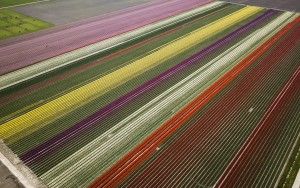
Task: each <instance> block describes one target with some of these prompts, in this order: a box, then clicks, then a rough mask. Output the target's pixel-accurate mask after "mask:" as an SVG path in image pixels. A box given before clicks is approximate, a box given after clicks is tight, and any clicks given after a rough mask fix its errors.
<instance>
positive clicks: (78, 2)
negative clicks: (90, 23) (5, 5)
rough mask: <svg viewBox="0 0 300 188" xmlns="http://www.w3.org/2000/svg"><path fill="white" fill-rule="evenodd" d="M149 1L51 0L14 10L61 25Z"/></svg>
mask: <svg viewBox="0 0 300 188" xmlns="http://www.w3.org/2000/svg"><path fill="white" fill-rule="evenodd" d="M149 1H151V0H126V1H124V0H84V1H82V0H52V1H48V2H42V3H37V4H31V5H25V6H22V7H16V8H14V10H16V11H18V12H21V13H23V14H26V15H30V16H32V17H36V18H39V19H41V20H44V21H47V22H50V23H53V24H55V25H62V24H67V23H70V22H74V21H77V20H81V19H84V18H89V17H92V16H97V15H101V14H105V13H108V12H113V11H116V10H120V9H124V8H127V7H130V6H135V5H139V4H142V3H145V2H149Z"/></svg>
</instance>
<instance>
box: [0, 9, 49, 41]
mask: <svg viewBox="0 0 300 188" xmlns="http://www.w3.org/2000/svg"><path fill="white" fill-rule="evenodd" d="M50 26H52V24H50V23H47V22H44V21H42V20H39V19H36V18H32V17H29V16H26V15H23V14H20V13H17V12H15V11H12V10H8V9H3V10H0V39H5V38H9V37H12V36H17V35H22V34H25V33H31V32H34V31H38V30H41V29H45V28H48V27H50Z"/></svg>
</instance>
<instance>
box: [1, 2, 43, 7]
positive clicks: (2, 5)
mask: <svg viewBox="0 0 300 188" xmlns="http://www.w3.org/2000/svg"><path fill="white" fill-rule="evenodd" d="M35 1H38V0H1V1H0V8H1V7H7V6H13V5H20V4H24V3H31V2H35Z"/></svg>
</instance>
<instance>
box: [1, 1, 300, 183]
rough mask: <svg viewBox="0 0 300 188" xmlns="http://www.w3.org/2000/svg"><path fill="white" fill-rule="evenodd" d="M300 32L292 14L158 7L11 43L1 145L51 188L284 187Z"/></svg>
mask: <svg viewBox="0 0 300 188" xmlns="http://www.w3.org/2000/svg"><path fill="white" fill-rule="evenodd" d="M154 9H155V10H158V11H153V10H154ZM137 15H139V16H137ZM140 15H144V16H140ZM170 16H175V17H173V18H171V17H170ZM176 19H177V20H176ZM116 20H118V21H119V22H118V23H120V24H116ZM109 23H111V24H109ZM101 24H105V25H109V27H107V28H106V29H107V30H106V29H101V28H102V27H100V26H101ZM123 24H125V25H123ZM145 28H150V29H149V31H150V32H148V30H147V29H146V30H145ZM109 29H111V31H110V30H109ZM299 29H300V17H299V15H298V14H296V13H292V12H282V11H277V10H268V9H264V8H260V7H253V6H244V5H234V4H229V3H224V2H210V1H193V0H191V1H183V0H172V1H167V2H165V1H159V0H158V1H154V2H153V3H149V4H147V5H146V4H145V5H144V6H137V7H136V8H130V11H129V10H127V11H126V10H124V11H121V12H120V13H118V14H116V15H114V16H112V17H110V18H106V17H101V18H93V19H88V20H86V21H85V22H83V23H80V24H79V23H77V24H75V23H74V24H73V25H69V26H68V27H66V28H59V29H57V30H53V31H49V32H45V33H41V34H36V35H32V36H31V37H23V38H20V39H18V40H15V41H14V40H12V41H11V42H10V43H9V42H8V44H3V45H0V52H1V53H2V54H5V55H4V56H1V58H0V61H1V63H0V66H1V67H3V69H1V70H2V72H0V74H3V75H2V76H1V77H2V80H5V79H4V78H8V77H5V76H7V75H9V76H10V77H11V78H15V79H16V80H17V79H19V81H16V82H14V81H12V82H11V83H10V84H7V85H6V86H5V87H2V88H1V90H0V93H1V94H0V108H1V110H0V118H1V119H0V124H1V125H0V138H1V139H3V140H4V142H5V143H6V144H7V145H8V147H9V148H10V149H11V150H12V151H13V152H14V153H15V154H17V155H18V157H19V158H20V159H21V160H22V161H23V162H24V163H25V164H26V165H27V166H28V167H29V168H30V169H31V170H32V171H33V172H34V173H35V174H36V175H37V176H38V178H39V179H40V180H41V181H42V182H44V183H45V184H46V185H47V186H49V187H117V186H121V187H163V186H166V187H168V186H170V187H174V186H175V187H176V186H177V187H182V186H187V187H193V186H203V187H213V186H215V187H247V186H249V187H252V186H258V187H264V186H267V187H274V186H279V182H280V181H281V180H282V179H284V178H285V176H286V174H284V173H282V172H283V171H284V170H285V169H286V168H289V167H288V166H286V165H285V163H286V161H287V160H288V159H289V158H290V157H289V156H290V153H291V151H292V150H295V149H297V148H293V146H294V145H297V144H295V143H296V142H299V139H298V135H299V134H300V127H299V125H300V118H299V117H300V114H299V106H300V103H299V96H300V93H299V91H300V90H299V84H297V83H299V81H298V80H299V78H300V77H299V75H300V74H299V68H300V61H299V59H300V57H299V55H300V54H299V53H298V52H299V50H300V35H299V33H300V32H299V31H300V30H299ZM108 30H109V31H108ZM146 31H147V32H146ZM72 32H76V33H77V34H71V33H72ZM84 33H85V34H84ZM65 35H69V36H68V37H66V40H63V41H59V40H58V38H64V36H65ZM127 35H128V36H131V35H132V36H133V37H134V40H127V39H126V40H125V39H124V40H123V39H122V40H120V41H119V39H118V40H116V37H119V38H120V36H127ZM120 39H121V38H120ZM47 40H49V41H51V40H55V41H58V42H57V45H62V46H64V48H62V49H58V50H54V51H51V50H49V49H47V48H44V47H43V45H40V43H46V44H48V42H45V41H47ZM67 40H68V41H67ZM79 41H80V42H79ZM103 41H105V42H103ZM115 41H118V43H115ZM50 43H51V42H49V44H50ZM69 43H70V44H71V43H72V44H74V45H67V44H69ZM75 44H76V45H75ZM103 44H105V45H108V46H107V47H108V49H107V50H103V51H101V50H100V51H97V50H96V51H93V50H94V49H96V48H95V46H97V45H100V46H101V45H103ZM28 45H36V47H35V50H34V49H33V48H32V49H31V48H28ZM51 45H52V43H51ZM25 46H26V48H28V49H25ZM19 48H20V50H21V51H22V52H20V53H21V54H22V56H24V57H25V58H23V59H22V60H21V59H18V58H14V55H16V54H15V53H10V52H11V51H15V50H17V49H19ZM69 48H70V49H69ZM40 50H41V51H40ZM33 51H35V52H34V53H32V52H33ZM27 52H28V53H30V56H29V55H28V54H27ZM83 52H84V53H85V54H87V56H86V57H84V58H80V59H78V58H77V57H79V56H81V53H83ZM38 53H40V55H37V54H38ZM66 54H67V55H68V58H69V57H70V58H71V59H68V58H66ZM73 56H74V57H73ZM18 57H21V56H19V55H18ZM49 58H50V59H51V58H56V59H57V62H61V63H62V65H63V66H57V65H55V66H54V64H51V63H50V61H48V63H46V62H47V60H46V59H49ZM72 58H73V59H72ZM41 66H44V67H49V71H42V69H36V70H35V71H33V72H32V71H29V70H30V69H32V70H34V67H41ZM50 67H54V68H53V69H52V68H50ZM50 69H51V71H50ZM22 71H23V73H24V74H23V77H20V76H22V74H20V73H21V72H22ZM36 73H38V75H36ZM30 74H31V75H32V76H31V75H30ZM28 75H29V76H28ZM1 77H0V80H1ZM6 81H7V80H6ZM2 84H3V85H2V86H4V85H5V84H6V83H4V82H3V83H2ZM0 86H1V85H0ZM259 143H262V144H259ZM273 143H276V144H273ZM279 145H280V147H278V146H279ZM270 166H272V167H274V168H271V167H270Z"/></svg>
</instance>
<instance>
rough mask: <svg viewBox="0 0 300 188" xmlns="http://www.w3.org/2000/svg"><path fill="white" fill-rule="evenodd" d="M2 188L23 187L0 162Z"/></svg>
mask: <svg viewBox="0 0 300 188" xmlns="http://www.w3.org/2000/svg"><path fill="white" fill-rule="evenodd" d="M0 187H1V188H17V187H23V186H22V185H21V184H19V183H18V180H16V178H15V177H14V176H13V175H12V174H11V173H10V171H9V170H8V169H7V168H6V167H5V166H4V165H3V164H2V163H1V162H0Z"/></svg>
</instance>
